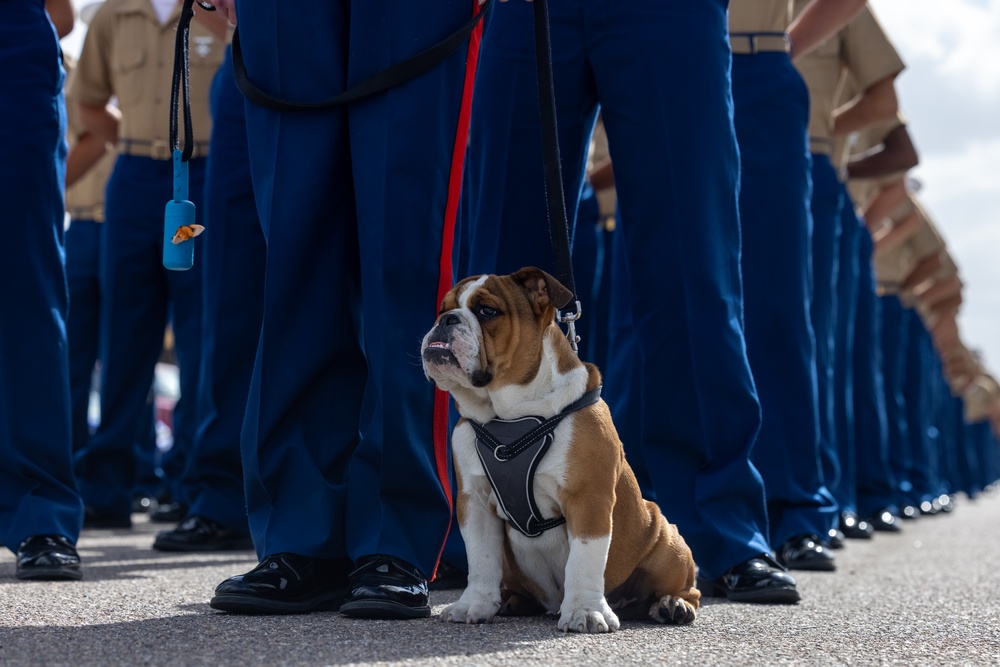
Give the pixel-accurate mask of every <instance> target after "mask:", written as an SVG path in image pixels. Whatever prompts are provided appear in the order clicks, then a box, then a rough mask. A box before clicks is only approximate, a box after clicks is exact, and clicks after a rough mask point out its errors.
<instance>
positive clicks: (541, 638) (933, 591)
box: [0, 497, 1000, 667]
mask: <svg viewBox="0 0 1000 667" xmlns="http://www.w3.org/2000/svg"><path fill="white" fill-rule="evenodd" d="M158 528H160V527H159V526H155V525H151V524H149V523H146V522H145V521H144V520H140V522H139V523H137V525H136V526H135V527H134V528H133V529H132V530H131V531H108V530H105V531H85V532H84V534H83V536H82V537H81V539H80V544H79V546H80V552H81V555H82V557H83V558H84V561H85V562H84V565H85V575H84V579H83V581H80V582H44V583H43V582H37V583H36V582H21V581H18V580H16V579H15V578H14V560H13V556H12V555H11V554H10V553H9V552H7V551H6V550H3V554H2V555H0V665H4V666H11V667H14V666H19V665H53V666H58V665H70V666H73V667H83V666H88V665H241V666H248V665H309V666H314V665H499V666H506V665H511V666H517V667H522V666H525V665H528V666H531V665H545V666H549V665H560V666H561V665H567V666H568V665H573V666H576V665H607V664H622V665H675V664H678V665H679V664H686V665H709V666H715V665H809V666H812V665H896V664H898V665H927V666H929V667H941V666H944V665H1000V548H998V547H1000V533H998V529H1000V498H996V497H993V498H982V499H979V500H977V501H974V502H970V501H968V500H966V499H965V498H964V497H962V498H960V501H959V505H958V508H957V509H956V510H955V511H954V512H953V513H951V514H950V515H945V516H936V517H924V518H921V519H920V520H918V521H915V522H908V523H906V524H905V526H904V532H903V533H901V534H898V535H887V534H877V535H876V536H875V539H873V540H871V541H849V542H848V546H847V549H845V550H844V551H841V552H839V555H838V571H837V572H836V573H796V577H797V579H798V581H799V588H800V591H801V593H802V595H803V598H804V599H803V601H802V602H801V603H800V604H798V605H796V606H792V607H777V606H758V605H746V604H733V603H729V602H722V601H713V600H707V601H706V604H704V605H703V606H702V608H701V610H700V612H699V616H698V619H697V621H695V623H694V624H693V625H691V626H688V627H683V628H671V627H659V626H654V625H647V624H643V623H626V624H624V625H623V627H622V629H621V630H620V631H619V632H617V633H614V634H611V635H598V636H581V635H566V634H563V633H560V632H558V631H557V630H556V624H555V619H554V618H552V617H548V618H530V619H500V620H498V621H496V622H495V623H492V624H489V625H482V626H464V625H454V624H445V623H440V622H438V620H437V618H436V617H432V618H430V619H426V620H416V621H395V622H389V621H360V620H352V619H347V618H343V617H341V616H339V615H338V614H336V613H332V612H325V613H317V614H311V615H306V616H288V617H279V616H270V617H240V616H230V615H227V614H223V613H219V612H215V611H213V610H212V609H211V608H210V607H209V606H208V599H209V597H210V596H211V593H212V589H213V588H214V586H215V585H216V584H217V583H218V582H219V581H221V580H222V579H224V578H225V577H227V576H230V575H233V574H237V573H240V572H244V571H246V570H248V569H250V568H251V567H252V566H253V565H254V564H255V562H256V559H255V558H254V556H253V554H252V553H249V552H239V553H214V554H207V555H206V554H201V555H170V554H163V553H158V552H155V551H152V550H151V549H150V544H151V543H152V540H153V535H154V534H155V532H156V530H157V529H158ZM458 594H459V592H458V591H444V592H435V593H432V604H433V605H434V613H435V615H436V614H437V613H438V612H440V610H441V609H442V607H443V606H444V605H445V604H447V603H449V602H452V601H453V600H455V599H456V598H457V597H458Z"/></svg>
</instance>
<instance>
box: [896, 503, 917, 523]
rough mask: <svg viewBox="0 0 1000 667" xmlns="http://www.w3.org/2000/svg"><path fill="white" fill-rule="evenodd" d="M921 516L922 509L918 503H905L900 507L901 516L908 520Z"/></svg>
mask: <svg viewBox="0 0 1000 667" xmlns="http://www.w3.org/2000/svg"><path fill="white" fill-rule="evenodd" d="M918 516H920V510H919V509H918V508H917V506H916V505H903V506H902V507H900V508H899V518H900V519H906V520H907V521H909V520H911V519H916V518H917V517H918Z"/></svg>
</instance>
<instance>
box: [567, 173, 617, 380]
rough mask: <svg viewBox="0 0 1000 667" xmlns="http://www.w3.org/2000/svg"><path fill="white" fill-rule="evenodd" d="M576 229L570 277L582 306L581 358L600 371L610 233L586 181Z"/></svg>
mask: <svg viewBox="0 0 1000 667" xmlns="http://www.w3.org/2000/svg"><path fill="white" fill-rule="evenodd" d="M577 217H578V219H579V224H578V229H579V231H578V233H577V234H575V235H574V238H573V278H574V280H575V282H576V289H577V293H578V295H579V297H580V302H581V307H582V308H585V309H586V311H587V316H586V317H585V318H582V319H581V320H580V323H579V326H578V327H577V334H579V336H580V339H581V340H580V358H581V359H584V360H586V361H589V362H591V363H594V364H597V367H598V368H600V369H601V370H602V371H603V370H604V369H605V368H607V366H608V364H607V358H608V316H609V313H608V295H609V294H610V291H611V275H610V273H611V235H612V234H613V233H614V232H612V231H608V230H606V229H604V226H603V224H600V223H601V222H602V221H601V220H600V219H599V218H600V215H599V211H598V208H597V198H596V196H595V195H594V190H593V188H591V187H590V186H589V185H587V186H585V187H584V189H583V195H582V196H581V199H580V205H579V211H578V212H577Z"/></svg>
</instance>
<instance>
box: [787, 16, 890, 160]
mask: <svg viewBox="0 0 1000 667" xmlns="http://www.w3.org/2000/svg"><path fill="white" fill-rule="evenodd" d="M811 1H812V0H795V13H796V15H798V14H799V13H800V12H801V11H802V10H803V9H805V7H806V6H807V5H808V4H809V3H810V2H811ZM795 66H796V67H797V68H798V69H799V73H800V74H802V78H803V79H804V80H805V82H806V86H807V87H808V88H809V101H810V105H809V137H810V138H811V139H814V140H820V141H826V140H829V139H830V136H831V134H830V133H831V130H832V125H833V122H832V121H833V112H834V109H835V108H836V107H837V106H839V105H840V104H842V103H843V102H846V101H848V100H850V99H852V98H853V97H854V95H851V96H850V97H844V96H843V95H842V91H843V90H844V89H846V88H847V84H846V79H847V77H848V76H850V78H851V86H850V88H851V89H852V90H853V91H865V90H868V88H870V87H871V86H872V85H874V84H875V83H877V82H879V81H881V80H882V79H884V78H886V77H888V76H892V75H895V74H899V73H900V72H902V71H903V69H904V67H905V64H904V63H903V60H902V59H901V58H900V57H899V54H898V53H897V52H896V49H895V48H893V46H892V43H891V42H889V38H888V37H887V36H886V34H885V32H884V31H883V30H882V27H881V26H880V25H879V23H878V20H877V19H876V18H875V15H874V14H872V12H871V10H870V9H869V8H868V6H867V5H865V7H864V9H863V10H862V12H861V14H859V15H858V16H857V17H856V18H855V19H854V20H853V21H851V23H849V24H848V25H847V26H846V27H844V28H843V29H842V30H841V31H840V32H839V33H837V34H836V35H834V36H833V37H831V38H830V39H828V40H826V41H825V42H823V43H822V44H821V45H820V46H819V47H818V48H817V49H816V50H815V51H813V52H811V53H808V54H806V55H805V56H803V57H802V58H801V59H799V60H798V61H796V63H795ZM855 94H856V93H855ZM883 136H885V135H883ZM820 145H821V144H820ZM824 152H825V151H824Z"/></svg>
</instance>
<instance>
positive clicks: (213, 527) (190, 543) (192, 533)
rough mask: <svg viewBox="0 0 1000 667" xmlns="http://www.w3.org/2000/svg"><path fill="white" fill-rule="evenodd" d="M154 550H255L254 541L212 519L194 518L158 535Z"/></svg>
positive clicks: (154, 542)
mask: <svg viewBox="0 0 1000 667" xmlns="http://www.w3.org/2000/svg"><path fill="white" fill-rule="evenodd" d="M153 548H154V549H156V550H157V551H237V550H240V549H253V540H251V539H250V536H249V535H247V534H245V533H237V532H236V531H234V530H229V529H228V528H226V527H225V526H223V525H222V524H219V523H216V522H215V521H212V520H211V519H206V518H205V517H202V516H192V517H188V518H187V519H184V521H182V522H181V524H180V525H179V526H177V527H176V528H174V529H173V530H163V531H160V532H159V533H157V535H156V540H154V541H153Z"/></svg>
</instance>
